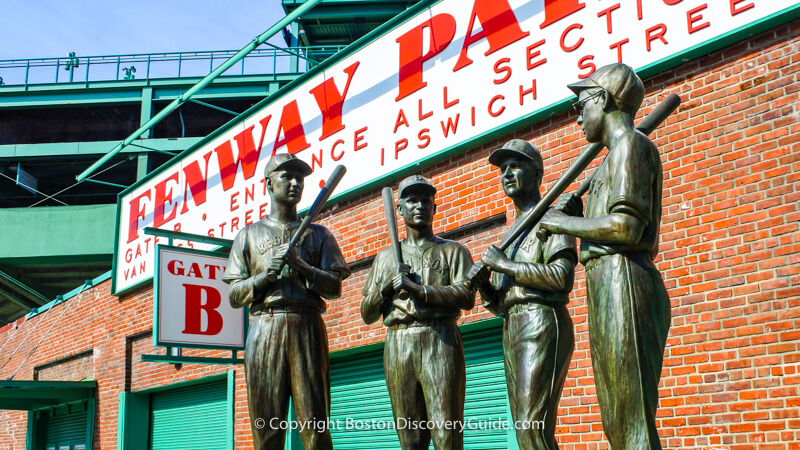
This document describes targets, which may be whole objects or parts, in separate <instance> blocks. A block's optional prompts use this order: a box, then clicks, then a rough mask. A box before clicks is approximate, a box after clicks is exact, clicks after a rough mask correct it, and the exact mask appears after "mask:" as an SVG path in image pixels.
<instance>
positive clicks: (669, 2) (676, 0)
mask: <svg viewBox="0 0 800 450" xmlns="http://www.w3.org/2000/svg"><path fill="white" fill-rule="evenodd" d="M682 1H683V0H664V3H665V4H667V5H677V4H678V3H680V2H682Z"/></svg>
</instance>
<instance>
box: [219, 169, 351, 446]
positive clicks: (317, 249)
mask: <svg viewBox="0 0 800 450" xmlns="http://www.w3.org/2000/svg"><path fill="white" fill-rule="evenodd" d="M310 173H311V168H310V167H309V166H308V164H306V163H305V162H304V161H302V160H300V159H298V158H296V157H295V156H293V155H289V154H278V155H275V156H273V157H272V159H270V161H269V163H268V164H267V167H266V170H265V172H264V174H265V182H266V187H267V191H268V192H269V196H270V199H271V201H270V205H271V208H270V213H269V215H268V216H267V217H265V218H264V219H262V220H260V221H258V222H256V223H254V224H252V225H248V226H247V227H245V228H243V229H242V230H241V231H239V233H238V234H237V235H236V239H234V242H233V247H232V248H231V253H230V257H229V259H228V266H227V269H226V271H225V275H224V276H223V279H224V280H225V281H226V282H228V283H230V291H229V299H230V302H231V305H233V306H234V307H239V308H240V307H243V306H244V305H250V314H251V315H252V318H251V320H250V330H249V333H248V336H247V342H246V344H245V357H244V368H245V378H246V381H247V404H248V408H249V410H250V423H251V429H252V432H253V446H254V448H255V449H256V450H273V449H281V448H283V447H284V439H285V430H284V429H281V428H280V427H274V426H271V424H275V423H276V421H275V420H272V419H277V420H280V421H282V420H285V419H286V417H287V413H288V408H289V398H290V397H291V399H292V402H293V404H294V409H295V412H296V414H297V419H298V421H303V422H305V421H313V423H327V420H328V412H329V410H330V368H329V363H328V335H327V332H326V330H325V323H324V322H323V320H322V313H323V312H325V309H326V304H325V300H324V299H335V298H337V297H339V295H340V293H341V289H342V280H343V279H344V278H346V277H347V276H348V275H349V274H350V270H349V269H348V267H347V264H346V263H345V261H344V258H343V257H342V253H341V251H340V250H339V246H338V245H337V243H336V240H335V239H334V237H333V235H332V234H331V232H330V231H328V230H327V229H326V228H325V227H323V226H321V225H317V224H312V223H310V221H309V222H308V223H305V221H304V222H303V224H301V222H300V221H299V220H298V216H297V204H298V203H299V202H300V197H301V196H302V194H303V179H304V178H305V177H306V176H308V175H309V174H310ZM322 203H324V202H322ZM313 209H314V208H313V207H312V210H313ZM301 225H302V226H301ZM306 225H308V226H306ZM295 234H299V235H298V236H297V238H296V241H297V244H296V245H295V246H290V245H289V244H288V243H289V242H290V241H291V240H292V238H293V237H294V236H295ZM307 423H312V422H307ZM300 438H301V440H302V441H303V445H304V446H305V448H306V449H318V450H326V449H331V448H332V447H333V445H332V443H331V435H330V431H329V430H328V429H327V426H321V427H316V428H315V427H307V428H304V429H302V430H301V431H300Z"/></svg>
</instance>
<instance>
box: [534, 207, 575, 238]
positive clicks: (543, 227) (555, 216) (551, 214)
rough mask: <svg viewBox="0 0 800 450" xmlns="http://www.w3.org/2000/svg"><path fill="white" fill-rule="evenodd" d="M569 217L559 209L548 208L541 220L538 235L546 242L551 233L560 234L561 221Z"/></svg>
mask: <svg viewBox="0 0 800 450" xmlns="http://www.w3.org/2000/svg"><path fill="white" fill-rule="evenodd" d="M569 217H570V216H568V215H566V214H565V213H564V212H562V211H561V210H559V209H555V208H550V209H548V210H547V212H546V213H545V214H544V217H542V220H541V221H540V222H539V231H537V232H536V237H537V238H539V240H540V241H542V242H546V241H547V239H548V238H549V237H550V235H551V234H559V231H560V230H561V223H562V222H563V221H564V220H565V219H567V218H569Z"/></svg>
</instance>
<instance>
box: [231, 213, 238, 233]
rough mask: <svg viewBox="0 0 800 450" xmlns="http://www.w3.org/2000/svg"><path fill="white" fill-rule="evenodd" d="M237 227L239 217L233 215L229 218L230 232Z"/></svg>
mask: <svg viewBox="0 0 800 450" xmlns="http://www.w3.org/2000/svg"><path fill="white" fill-rule="evenodd" d="M238 229H239V218H238V217H234V218H233V219H231V233H233V232H234V231H236V230H238Z"/></svg>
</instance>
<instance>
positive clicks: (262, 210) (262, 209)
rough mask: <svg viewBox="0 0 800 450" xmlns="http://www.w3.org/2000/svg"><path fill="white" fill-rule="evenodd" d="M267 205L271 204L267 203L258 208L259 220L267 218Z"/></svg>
mask: <svg viewBox="0 0 800 450" xmlns="http://www.w3.org/2000/svg"><path fill="white" fill-rule="evenodd" d="M267 205H269V203H266V202H265V203H262V204H261V205H260V206H259V207H258V218H259V219H263V218H264V217H267Z"/></svg>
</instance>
